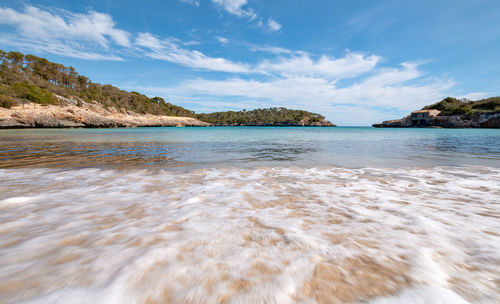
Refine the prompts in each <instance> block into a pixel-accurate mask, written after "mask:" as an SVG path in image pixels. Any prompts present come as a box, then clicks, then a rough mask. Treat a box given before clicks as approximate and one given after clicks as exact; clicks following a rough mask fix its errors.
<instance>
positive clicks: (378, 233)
mask: <svg viewBox="0 0 500 304" xmlns="http://www.w3.org/2000/svg"><path fill="white" fill-rule="evenodd" d="M468 181H471V182H468ZM0 184H1V185H7V186H8V188H7V189H8V190H7V191H6V192H5V193H1V194H0V206H2V207H3V208H2V213H1V214H0V218H1V221H0V285H4V286H7V287H8V288H4V289H3V290H5V291H4V292H3V293H2V294H0V301H1V302H6V303H18V302H21V301H23V300H24V301H29V302H30V303H88V302H89V301H91V302H93V303H143V302H145V301H146V300H148V299H149V300H152V301H154V300H156V301H159V302H162V301H164V302H166V301H167V299H169V300H171V301H172V302H189V301H191V302H196V303H217V302H219V301H221V299H224V298H225V297H226V299H227V300H228V302H230V303H256V302H266V303H294V302H299V303H314V302H315V298H314V296H312V295H311V294H308V293H306V292H305V291H304V286H305V284H306V283H307V282H308V281H309V280H311V278H312V277H313V275H314V271H315V267H316V266H317V265H318V264H319V263H329V264H331V265H338V267H339V269H343V268H342V267H344V266H343V263H345V261H347V260H349V259H354V260H356V259H362V260H361V261H371V263H375V264H378V265H381V266H380V267H386V268H387V269H386V268H383V269H385V270H382V271H381V273H380V274H374V275H383V273H384V271H385V272H390V271H391V267H396V266H394V265H401V263H403V264H404V265H407V266H408V267H407V269H406V268H404V267H402V269H400V270H398V271H401V272H402V273H401V276H404V277H406V278H407V282H406V283H401V284H399V285H398V284H396V283H391V284H393V285H394V286H392V285H391V288H392V289H391V290H392V292H393V293H396V295H393V296H385V297H379V298H372V299H358V300H369V301H371V302H370V303H377V304H378V303H466V302H465V301H466V300H469V301H470V302H472V303H495V302H500V293H499V291H498V286H497V285H495V284H497V283H495V282H498V278H499V276H500V275H499V274H500V254H499V252H500V235H499V233H498V231H500V221H499V218H500V212H499V209H500V203H499V202H500V190H499V189H500V170H498V169H496V168H486V167H482V168H475V167H471V168H460V169H449V168H432V169H418V168H414V169H390V170H386V169H380V168H379V169H374V168H363V169H345V168H334V167H325V168H309V169H301V168H256V169H203V170H195V171H192V172H187V173H180V172H168V171H146V170H129V171H127V172H124V171H114V170H97V169H92V170H64V171H58V170H48V169H37V170H0ZM1 196H4V197H1ZM397 262H400V264H397ZM395 263H396V264H395ZM403 268H404V269H403ZM381 278H382V279H383V280H389V279H388V278H387V277H381ZM348 280H351V281H352V282H353V283H352V284H362V283H363V282H358V281H356V280H359V279H358V278H357V277H356V276H355V275H354V276H353V277H351V278H349V279H348ZM495 280H497V281H495ZM333 292H334V291H332V293H333ZM460 301H462V302H460Z"/></svg>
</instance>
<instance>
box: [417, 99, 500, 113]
mask: <svg viewBox="0 0 500 304" xmlns="http://www.w3.org/2000/svg"><path fill="white" fill-rule="evenodd" d="M423 109H424V110H430V109H436V110H439V111H441V113H439V115H440V116H448V115H461V114H474V113H500V96H499V97H490V98H485V99H481V100H475V101H474V100H467V99H457V98H453V97H446V98H445V99H443V100H441V101H440V102H437V103H435V104H432V105H430V106H426V107H424V108H423Z"/></svg>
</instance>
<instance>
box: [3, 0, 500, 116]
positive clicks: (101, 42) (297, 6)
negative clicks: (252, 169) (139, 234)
mask: <svg viewBox="0 0 500 304" xmlns="http://www.w3.org/2000/svg"><path fill="white" fill-rule="evenodd" d="M0 48H1V49H3V50H6V51H21V52H23V53H30V54H34V55H37V56H40V57H44V58H47V59H49V60H51V61H54V62H58V63H62V64H64V65H68V66H73V67H75V68H76V70H77V71H78V72H79V73H80V74H82V75H85V76H87V77H89V78H90V79H91V80H92V81H94V82H99V83H103V84H104V83H110V84H113V85H115V86H117V87H119V88H121V89H126V90H129V91H130V90H134V91H138V92H141V93H143V94H146V95H148V96H150V97H154V96H160V97H163V98H165V99H166V100H167V101H169V102H171V103H173V104H177V105H181V106H183V107H186V108H188V109H191V110H194V111H196V112H214V111H226V110H242V109H247V110H249V109H254V108H263V107H287V108H293V109H304V110H308V111H312V112H315V113H321V114H323V115H324V116H326V118H327V119H329V120H331V121H333V122H334V123H336V124H338V125H348V126H363V125H370V124H372V123H376V122H380V121H383V120H387V119H396V118H400V117H402V116H405V115H407V114H408V112H410V111H412V110H416V109H420V108H421V107H423V106H425V105H428V104H431V103H434V102H437V101H439V100H440V99H442V98H444V97H447V96H454V97H460V98H469V99H480V98H483V97H489V96H499V95H500V1H498V0H460V1H456V0H433V1H429V0H419V1H402V0H385V1H381V0H356V1H353V0H335V1H333V0H331V1H327V0H323V1H319V0H308V1H304V0H273V1H265V0H167V1H165V0H163V1H156V0H151V1H129V0H121V1H114V0H101V1H93V0H90V1H61V0H43V1H26V0H25V1H11V0H2V2H1V3H0Z"/></svg>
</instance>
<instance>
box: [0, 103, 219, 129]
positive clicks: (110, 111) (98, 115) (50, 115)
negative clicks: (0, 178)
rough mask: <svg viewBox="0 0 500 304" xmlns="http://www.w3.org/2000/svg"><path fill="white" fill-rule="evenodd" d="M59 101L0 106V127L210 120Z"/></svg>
mask: <svg viewBox="0 0 500 304" xmlns="http://www.w3.org/2000/svg"><path fill="white" fill-rule="evenodd" d="M57 98H58V99H59V100H60V101H61V104H62V105H48V106H42V105H39V104H36V103H28V104H24V105H22V106H15V107H12V108H10V109H7V108H2V107H0V128H68V127H69V128H70V127H86V128H115V127H178V126H197V127H205V126H210V124H208V123H206V122H203V121H200V120H197V119H195V118H192V117H174V116H163V115H152V114H138V113H135V112H131V111H125V110H124V109H122V110H121V111H120V112H119V111H118V110H116V109H115V108H113V107H111V108H107V109H106V108H104V107H103V106H102V105H101V104H99V103H98V102H94V103H87V102H84V101H81V100H76V99H73V98H64V97H61V96H57Z"/></svg>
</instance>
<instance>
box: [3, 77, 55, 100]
mask: <svg viewBox="0 0 500 304" xmlns="http://www.w3.org/2000/svg"><path fill="white" fill-rule="evenodd" d="M11 89H12V91H13V92H14V94H15V95H16V97H18V98H22V99H27V100H29V101H31V102H35V103H39V104H44V105H45V104H57V103H58V101H57V98H56V97H55V96H54V95H53V94H52V93H51V92H49V91H47V90H45V89H42V88H39V87H37V86H35V85H32V84H27V83H25V82H18V83H14V84H13V85H11Z"/></svg>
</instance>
